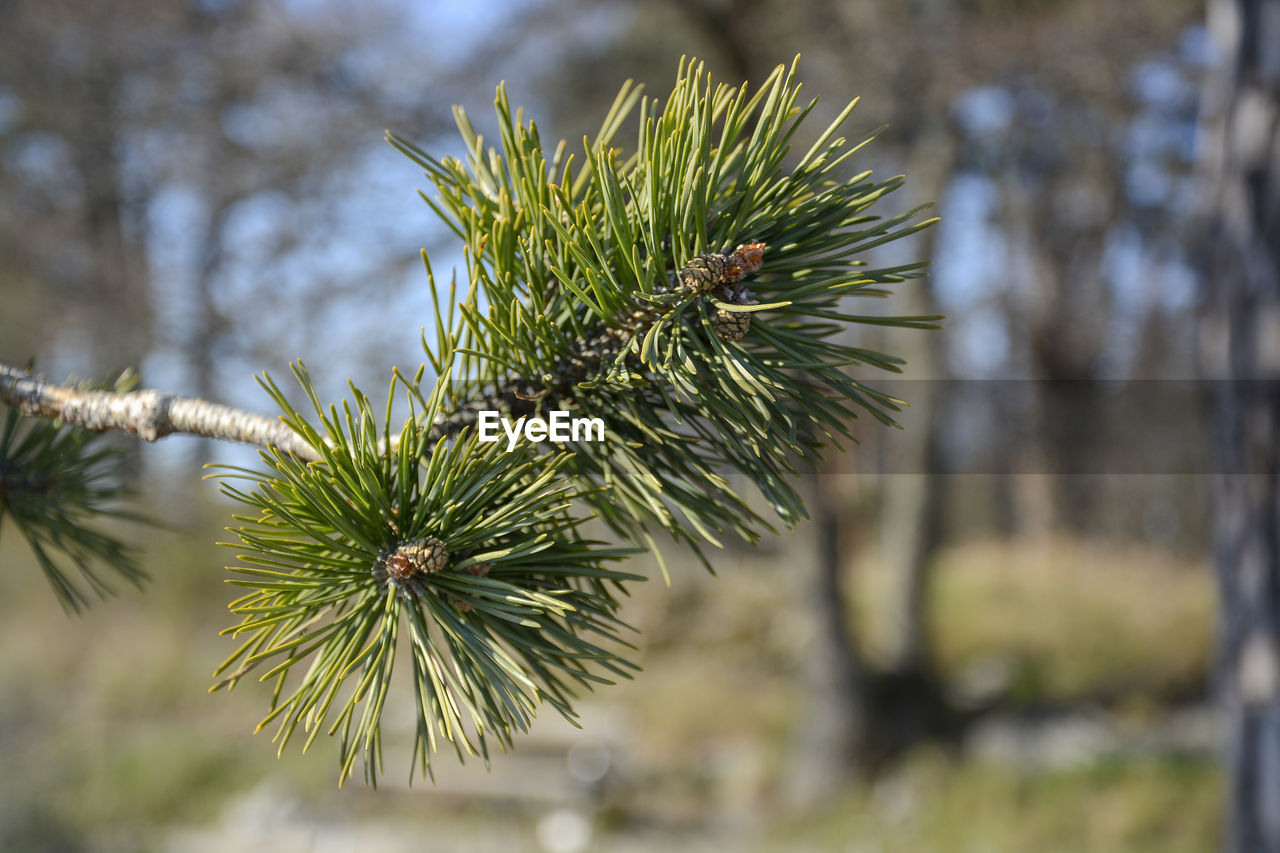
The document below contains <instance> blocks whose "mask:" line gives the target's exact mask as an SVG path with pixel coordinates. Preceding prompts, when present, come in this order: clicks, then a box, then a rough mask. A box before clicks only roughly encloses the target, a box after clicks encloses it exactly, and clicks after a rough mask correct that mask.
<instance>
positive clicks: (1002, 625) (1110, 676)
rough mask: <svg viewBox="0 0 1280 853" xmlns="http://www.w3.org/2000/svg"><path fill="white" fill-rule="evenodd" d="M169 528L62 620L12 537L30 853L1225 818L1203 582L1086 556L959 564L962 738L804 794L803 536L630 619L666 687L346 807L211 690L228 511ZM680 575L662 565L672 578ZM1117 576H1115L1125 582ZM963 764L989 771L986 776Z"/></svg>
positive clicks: (1156, 831)
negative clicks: (106, 597)
mask: <svg viewBox="0 0 1280 853" xmlns="http://www.w3.org/2000/svg"><path fill="white" fill-rule="evenodd" d="M206 519H207V520H205V521H202V522H199V523H196V524H193V525H192V527H193V528H194V529H192V530H190V531H189V532H188V533H184V534H176V533H156V534H148V538H149V539H150V540H151V542H150V545H149V549H148V552H147V563H148V565H149V568H150V570H151V572H152V574H153V575H154V582H153V583H152V585H151V587H150V588H149V589H148V591H147V592H146V593H145V594H142V595H139V594H136V593H130V594H125V595H123V596H122V597H121V598H119V599H116V600H113V601H109V602H105V603H102V604H100V605H97V606H95V608H94V609H93V610H92V611H90V612H89V613H88V614H86V615H85V616H82V617H78V618H68V617H66V616H64V615H63V614H62V613H61V612H60V610H59V609H58V606H57V604H56V602H55V600H54V598H53V596H52V595H51V593H50V592H49V590H48V588H47V587H46V585H45V583H44V580H43V579H42V577H41V576H40V574H39V572H38V571H37V569H36V568H35V567H34V565H32V564H31V563H30V561H29V560H28V558H27V555H26V552H25V546H24V545H23V544H22V543H21V541H20V540H19V539H18V538H17V537H16V536H14V535H12V533H11V531H10V530H4V531H3V533H4V534H6V535H3V536H0V619H3V625H4V628H3V630H0V765H2V766H3V767H4V769H5V772H4V774H3V776H2V777H0V803H2V804H3V805H2V806H0V849H5V850H24V851H27V850H29V851H46V850H47V851H54V850H57V851H78V850H85V851H116V850H120V851H124V850H130V851H133V850H140V849H141V850H157V851H168V850H171V851H206V850H207V851H215V850H227V849H272V850H276V851H294V850H298V851H313V850H314V851H328V850H335V851H336V850H342V851H358V850H369V851H375V850H376V851H396V850H406V851H408V850H415V851H416V850H442V851H443V850H468V851H470V850H482V851H483V850H495V851H496V850H504V851H509V850H529V851H538V850H547V851H575V850H621V851H630V850H636V851H640V850H651V849H659V848H661V849H668V850H724V849H735V850H788V851H790V850H814V851H826V850H839V851H880V850H886V851H887V850H893V851H913V850H921V851H933V850H954V851H988V850H989V851H1037V853H1052V851H1063V853H1066V851H1081V850H1099V851H1103V850H1105V851H1157V850H1158V851H1199V850H1205V849H1210V848H1212V847H1213V845H1214V843H1215V839H1216V838H1217V834H1218V828H1219V813H1220V801H1221V790H1220V780H1219V772H1218V770H1217V769H1216V767H1215V762H1214V759H1215V754H1214V751H1215V748H1216V739H1217V735H1216V727H1215V724H1214V720H1213V717H1212V715H1211V714H1210V713H1209V711H1208V710H1207V708H1206V707H1205V706H1204V704H1203V700H1202V695H1203V689H1202V688H1203V685H1204V684H1205V681H1206V673H1207V666H1208V658H1207V656H1208V651H1207V650H1208V649H1210V648H1211V646H1212V644H1211V636H1212V631H1213V626H1212V618H1213V615H1212V614H1213V590H1212V588H1211V583H1210V580H1211V578H1210V575H1209V573H1208V572H1207V571H1206V569H1205V567H1203V566H1201V565H1198V564H1197V563H1195V562H1194V561H1188V560H1183V559H1180V558H1177V557H1176V556H1174V555H1171V554H1169V553H1168V552H1161V551H1156V550H1144V549H1142V548H1137V547H1131V546H1125V547H1117V546H1108V545H1105V544H1099V543H1085V542H1079V541H1073V540H1041V541H1032V542H1018V541H1013V542H995V541H985V542H971V543H968V544H965V545H960V546H953V547H948V548H945V549H943V550H942V551H941V552H940V553H939V555H938V557H937V560H938V564H937V569H938V575H937V583H936V587H935V595H934V598H933V600H932V602H931V609H932V612H933V615H934V625H935V632H936V635H935V643H936V647H937V651H938V658H939V660H940V662H941V665H942V666H943V667H944V669H945V672H944V675H945V676H946V679H947V683H948V684H949V685H950V688H951V690H952V692H953V694H954V697H955V698H956V699H957V700H958V701H962V702H967V703H968V705H969V706H970V707H972V708H974V709H983V708H986V709H994V710H991V712H990V713H984V714H983V715H982V716H981V717H979V718H978V719H977V721H976V722H975V723H974V724H973V725H972V726H970V727H969V728H968V729H967V730H966V734H965V736H964V738H963V739H962V740H961V742H960V743H958V744H956V745H953V746H950V747H942V746H926V747H922V748H919V749H917V750H916V751H915V752H913V753H912V754H911V755H909V756H908V757H907V759H906V760H905V761H903V762H902V763H901V764H899V765H897V766H895V767H894V768H893V769H891V770H889V771H886V772H885V773H884V774H882V775H881V776H880V777H879V778H876V779H874V780H871V781H868V782H866V783H864V784H859V785H856V786H852V787H850V788H849V789H847V790H841V791H833V792H831V797H830V799H829V800H828V802H827V804H826V805H824V806H823V807H821V808H820V809H817V810H809V811H806V812H797V811H794V810H791V809H790V808H788V807H787V806H786V804H785V802H784V800H783V797H782V794H781V791H782V789H783V784H782V780H783V779H784V778H785V775H786V772H787V768H788V756H789V752H790V746H791V744H792V743H793V741H794V739H795V737H796V735H797V732H796V731H795V726H796V725H797V724H798V721H799V720H802V719H804V717H803V714H802V713H801V711H803V708H802V707H801V706H800V703H801V701H802V699H801V695H802V694H801V693H800V690H799V687H798V674H797V673H798V671H799V669H800V667H799V665H798V664H799V661H800V660H801V657H802V656H803V655H804V654H805V652H806V645H807V641H808V638H809V634H810V632H811V628H810V626H809V625H807V624H806V621H805V618H806V617H805V614H804V611H803V610H802V609H801V608H800V606H799V605H798V604H797V600H798V597H799V589H798V587H799V585H800V584H799V582H798V577H799V575H800V574H801V573H802V570H803V566H804V564H805V563H804V561H807V560H810V559H811V555H810V546H809V542H808V538H807V535H806V531H805V530H804V529H801V530H800V531H798V532H797V533H796V534H794V535H792V536H790V537H788V538H786V539H784V540H781V541H779V542H777V543H775V545H774V547H773V548H772V549H762V550H761V551H760V552H759V553H752V554H740V553H736V552H730V553H726V554H723V555H721V556H720V559H719V560H718V561H717V569H718V571H719V577H718V578H713V577H709V576H707V575H705V574H704V573H702V572H700V571H699V570H696V569H695V568H693V567H692V566H674V567H673V585H672V587H671V588H667V587H665V586H664V585H663V584H662V582H661V580H656V581H652V582H650V583H648V584H643V585H641V586H640V587H638V588H637V589H636V592H635V596H634V600H633V601H631V602H630V603H629V604H628V610H629V615H630V618H631V621H632V622H633V624H635V625H636V626H637V627H638V628H640V629H641V631H642V634H641V637H640V640H639V642H640V643H641V651H640V654H639V661H640V662H641V663H642V664H643V666H644V669H645V671H644V672H643V674H642V675H641V676H640V678H639V679H638V680H637V681H635V682H633V683H628V684H623V685H620V686H618V687H614V688H609V689H605V690H603V691H602V692H600V693H599V694H597V695H596V696H594V697H592V698H591V699H590V700H589V701H586V702H584V703H583V705H582V712H583V719H582V723H583V728H582V730H581V731H577V730H575V729H573V728H571V727H570V726H568V725H567V724H565V723H564V722H562V721H560V720H558V719H554V718H552V717H544V718H542V719H541V720H540V721H539V723H538V725H537V726H536V728H535V731H534V732H533V733H532V734H531V735H530V736H528V737H527V738H524V739H522V740H521V741H520V742H519V744H518V746H517V748H516V750H515V751H514V752H513V753H511V754H508V755H498V756H496V757H495V759H494V761H493V769H492V771H491V772H490V773H485V772H484V769H483V766H482V765H481V764H479V763H476V762H472V763H471V764H468V765H467V766H466V767H462V768H460V767H458V766H457V764H456V762H455V761H454V759H453V758H452V756H450V755H441V756H439V757H438V761H437V779H438V784H437V785H436V786H435V787H433V786H432V785H430V784H425V783H422V782H421V781H418V782H416V783H415V785H414V787H413V788H411V789H410V788H408V787H406V786H405V784H404V779H405V773H406V772H407V763H406V760H405V759H406V756H407V752H402V751H400V750H398V749H397V747H398V746H399V745H400V742H401V740H402V739H403V740H404V743H405V744H406V745H407V743H408V740H407V738H408V737H409V736H410V730H409V728H408V717H407V715H406V714H405V713H404V712H403V709H401V712H400V713H396V711H394V710H392V711H390V712H389V715H388V720H389V722H388V726H387V729H388V731H387V736H386V742H387V753H388V754H387V765H388V778H386V780H385V782H384V783H383V784H382V785H381V786H380V788H379V790H378V791H377V792H373V791H370V790H368V789H366V788H365V787H364V786H363V784H362V783H361V782H360V781H358V779H357V781H355V782H352V783H348V785H347V787H346V788H344V789H342V790H338V789H337V787H336V779H337V767H336V762H335V761H334V752H333V751H332V750H331V749H330V748H329V744H327V743H325V742H324V741H323V739H322V740H320V741H318V742H317V745H316V747H315V748H314V749H313V750H312V752H311V753H310V754H308V755H305V756H303V755H299V754H298V753H297V751H296V749H294V748H291V749H290V751H289V752H287V753H286V755H285V757H284V758H283V759H282V760H277V759H276V758H275V757H274V752H275V750H274V747H273V745H272V744H271V743H270V742H269V734H268V733H265V732H264V733H263V734H260V735H257V736H254V735H253V734H252V729H253V726H254V725H255V724H256V721H257V720H258V719H259V718H260V716H261V714H262V713H263V712H264V710H265V708H266V701H267V697H266V695H265V693H264V691H262V690H258V689H256V688H257V687H258V685H256V684H248V685H242V686H241V687H240V688H237V690H236V691H235V692H234V693H232V694H230V695H226V694H222V693H219V694H216V695H212V696H210V695H206V690H207V688H208V685H209V682H210V680H209V674H210V673H211V672H212V671H213V669H214V667H215V666H216V665H217V664H218V662H219V661H220V660H221V659H222V657H224V656H225V655H226V654H228V653H229V652H230V650H231V646H230V643H229V642H227V641H225V640H224V639H219V638H218V637H217V636H216V634H217V631H218V630H219V629H220V628H222V627H225V625H226V624H228V622H229V620H228V618H227V614H226V610H225V608H226V603H227V602H228V601H229V600H230V599H231V597H232V596H231V594H230V593H231V592H232V590H231V588H229V587H226V586H225V585H224V584H223V583H222V581H223V575H224V572H222V571H221V569H220V567H221V566H222V565H223V564H224V563H225V562H226V561H227V559H228V557H229V556H230V551H229V550H227V552H226V553H225V554H224V553H219V549H215V548H214V547H213V546H212V545H211V544H210V543H212V542H213V541H215V540H216V539H217V538H219V536H218V533H217V527H218V526H219V525H221V524H223V523H227V522H228V521H229V510H228V509H227V508H225V507H214V508H210V510H209V511H208V512H207V513H206ZM848 568H849V570H850V571H851V572H852V578H853V580H854V588H855V590H856V597H857V600H858V601H859V605H858V606H857V607H855V608H854V611H853V617H854V621H855V623H856V625H857V627H858V630H859V632H860V633H861V634H862V637H863V640H864V645H865V646H866V647H867V648H868V649H869V653H870V654H874V653H875V652H876V649H877V637H878V636H879V635H880V632H881V629H882V628H883V625H881V624H880V622H879V621H878V614H879V612H880V611H878V610H877V608H876V606H875V602H876V600H877V598H878V597H879V595H880V593H881V591H882V587H883V582H884V578H883V577H881V576H880V574H879V573H878V571H877V569H876V560H875V554H874V553H872V552H870V551H868V552H865V553H859V554H857V555H854V557H852V558H851V560H850V564H849V567H848ZM654 574H655V575H656V574H657V573H656V572H655V573H654ZM1104 581H1105V582H1104ZM962 758H965V759H968V760H961V759H962Z"/></svg>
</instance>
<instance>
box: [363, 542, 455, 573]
mask: <svg viewBox="0 0 1280 853" xmlns="http://www.w3.org/2000/svg"><path fill="white" fill-rule="evenodd" d="M379 562H380V563H381V565H382V566H383V567H385V569H386V572H387V575H388V576H390V577H393V578H395V579H397V580H404V579H406V578H408V577H410V576H412V575H414V574H418V573H421V574H426V575H432V574H435V573H436V572H439V571H441V570H442V569H444V568H445V567H446V566H448V565H449V549H448V548H446V547H445V544H444V543H443V542H441V541H440V540H439V539H436V538H435V537H434V536H424V537H423V538H421V539H415V540H413V541H412V542H405V543H403V544H401V545H400V546H399V547H398V548H396V549H395V550H393V551H391V552H390V553H388V554H384V555H383V556H382V557H381V558H380V559H379ZM375 573H376V567H375Z"/></svg>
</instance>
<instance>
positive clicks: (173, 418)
mask: <svg viewBox="0 0 1280 853" xmlns="http://www.w3.org/2000/svg"><path fill="white" fill-rule="evenodd" d="M0 402H3V403H6V404H8V405H10V406H14V407H15V408H17V409H19V410H20V411H23V412H25V413H27V414H29V415H36V416H39V417H44V418H50V419H53V420H58V421H62V422H64V423H69V424H73V425H74V426H78V427H83V428H84V429H87V430H92V431H93V432H106V431H107V430H112V429H118V430H123V431H124V432H129V433H133V434H134V435H136V436H137V437H138V438H140V439H142V440H143V441H158V440H159V439H162V438H164V437H165V436H167V435H173V434H175V433H179V434H186V435H198V436H204V437H206V438H217V439H221V440H223V441H237V442H241V443H243V444H252V445H254V446H256V447H261V448H270V447H274V448H277V449H279V450H281V451H283V452H285V453H290V454H292V455H294V456H296V457H298V458H299V459H305V460H307V461H317V460H319V459H320V455H319V454H318V453H317V452H316V451H315V448H313V447H312V446H311V445H309V444H307V443H306V441H304V440H303V439H302V437H301V436H299V435H298V434H297V433H295V432H294V431H293V430H292V429H290V428H289V427H288V426H287V425H286V424H285V423H284V422H283V421H281V420H279V419H275V418H268V417H264V416H263V415H256V414H253V413H252V412H245V411H242V410H240V409H233V408H231V407H230V406H224V405H222V404H220V403H210V402H209V401H207V400H201V399H198V398H195V397H181V396H179V395H177V394H166V393H164V392H162V391H152V390H143V391H130V392H127V393H123V394H121V393H115V392H112V391H84V390H80V389H77V388H68V387H66V386H63V385H54V384H52V383H49V382H46V381H44V380H43V379H40V378H38V377H35V376H32V375H31V374H29V373H26V372H25V371H22V370H19V369H18V368H16V367H11V366H10V365H7V364H4V363H0Z"/></svg>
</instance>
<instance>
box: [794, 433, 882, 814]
mask: <svg viewBox="0 0 1280 853" xmlns="http://www.w3.org/2000/svg"><path fill="white" fill-rule="evenodd" d="M842 458H843V457H840V456H837V457H835V458H834V459H833V460H832V461H831V462H829V463H827V464H826V465H824V467H823V470H822V471H821V472H820V473H816V474H815V475H814V477H813V481H814V500H813V511H814V523H813V530H814V536H815V545H816V548H815V559H814V561H813V564H812V565H811V566H810V567H809V572H808V578H807V582H806V585H805V594H804V604H805V610H806V612H808V613H809V614H811V615H812V617H813V625H814V629H813V637H812V640H811V641H810V643H809V646H808V648H807V650H806V652H805V656H804V666H803V671H802V673H801V678H802V681H803V685H804V686H803V690H804V696H805V703H804V720H803V722H802V723H801V725H800V728H799V735H798V737H797V741H796V745H795V748H794V753H793V755H792V759H791V762H790V766H789V767H788V768H787V780H786V798H787V799H788V801H790V802H791V804H792V805H797V806H807V805H811V804H813V803H815V802H819V801H821V800H822V799H824V798H825V795H828V794H830V793H833V792H835V791H837V790H839V788H840V786H841V785H842V784H843V783H845V782H847V781H848V780H849V779H850V778H851V777H852V774H853V772H854V769H855V767H856V766H857V764H858V759H859V757H860V756H859V753H860V752H861V747H862V745H863V743H864V740H865V737H866V729H867V725H868V714H867V706H866V703H867V689H866V673H865V671H864V668H863V665H862V661H861V659H860V657H859V655H858V652H857V649H856V647H855V644H854V639H853V637H854V634H853V631H852V630H851V626H850V625H849V616H848V614H849V609H848V598H847V596H846V594H845V583H844V575H845V572H844V567H845V556H846V555H847V554H849V553H850V550H851V546H852V539H853V537H852V535H851V533H850V531H851V529H852V528H851V525H850V521H851V518H850V516H851V512H850V510H849V509H848V507H847V503H848V501H849V500H850V499H851V496H852V493H853V489H851V488H845V487H844V486H845V485H846V484H847V482H848V481H850V480H852V477H853V475H852V474H848V473H843V472H842V471H841V468H840V460H841V459H842Z"/></svg>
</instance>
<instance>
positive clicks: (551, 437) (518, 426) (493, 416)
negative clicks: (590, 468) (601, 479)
mask: <svg viewBox="0 0 1280 853" xmlns="http://www.w3.org/2000/svg"><path fill="white" fill-rule="evenodd" d="M549 414H550V417H549V418H529V417H524V416H521V417H520V418H517V419H516V422H515V423H514V424H513V423H512V422H511V419H510V418H504V417H502V415H501V414H499V413H498V412H495V411H492V410H487V411H483V412H480V417H479V420H478V421H477V425H478V426H479V438H480V440H481V441H501V440H502V436H501V435H500V434H499V431H498V430H499V427H501V430H502V432H503V433H505V434H506V436H507V452H508V453H510V452H511V451H513V450H515V449H516V442H518V441H519V440H520V439H521V437H523V438H524V440H525V441H533V442H538V441H550V442H552V443H553V444H564V443H566V442H569V441H604V420H603V419H602V418H571V417H569V413H568V412H563V411H560V410H558V409H557V410H555V411H553V412H550V413H549Z"/></svg>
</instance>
